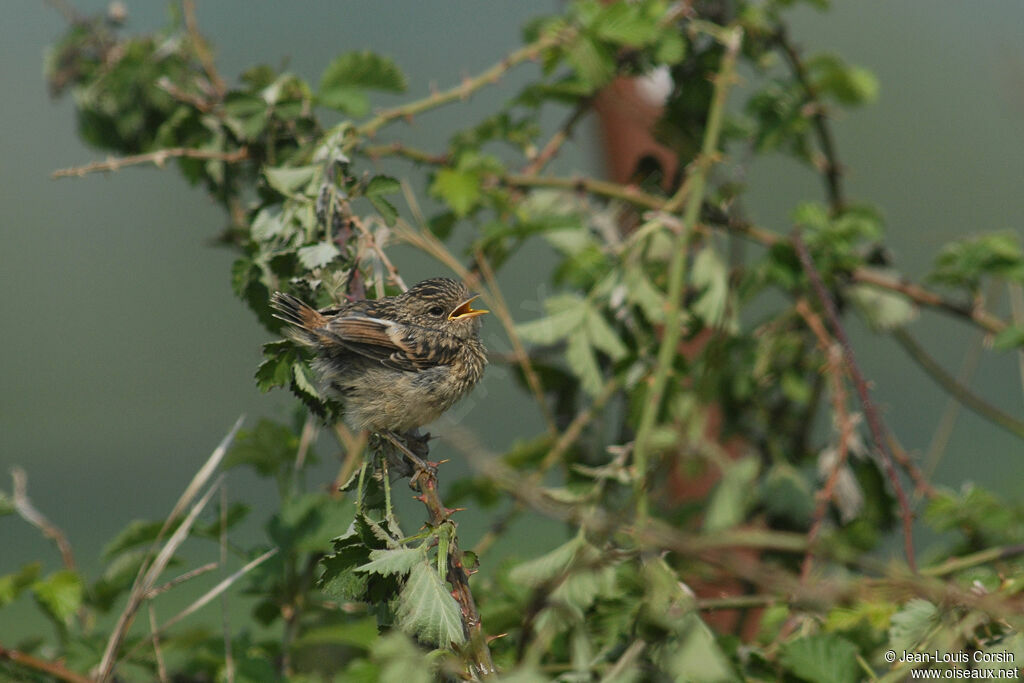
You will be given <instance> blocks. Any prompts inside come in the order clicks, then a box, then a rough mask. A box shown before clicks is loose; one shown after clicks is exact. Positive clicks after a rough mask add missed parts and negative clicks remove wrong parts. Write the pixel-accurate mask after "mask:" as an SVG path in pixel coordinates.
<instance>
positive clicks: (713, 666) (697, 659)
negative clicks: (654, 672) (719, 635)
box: [665, 612, 740, 683]
mask: <svg viewBox="0 0 1024 683" xmlns="http://www.w3.org/2000/svg"><path fill="white" fill-rule="evenodd" d="M680 622H681V623H679V624H678V625H677V627H676V628H677V629H678V630H679V634H678V635H677V636H676V638H674V639H673V640H672V641H670V643H671V644H670V646H669V648H668V649H667V651H666V654H665V659H666V660H667V661H666V663H665V668H667V669H668V671H669V673H670V674H671V676H672V679H673V680H676V681H687V682H688V683H689V682H692V683H724V682H725V681H737V680H740V678H739V677H738V676H737V675H736V672H735V671H734V670H733V668H732V666H731V665H730V663H729V659H728V658H727V657H726V656H725V653H723V652H722V650H721V648H720V647H719V646H718V643H717V642H716V640H715V635H714V634H713V633H712V632H711V629H709V628H708V626H707V624H705V623H704V622H703V621H701V619H700V617H699V616H697V614H696V613H695V612H688V613H686V614H685V615H684V616H683V617H682V619H681V620H680Z"/></svg>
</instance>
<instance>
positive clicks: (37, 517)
mask: <svg viewBox="0 0 1024 683" xmlns="http://www.w3.org/2000/svg"><path fill="white" fill-rule="evenodd" d="M11 479H12V480H13V485H14V491H13V503H14V509H15V511H16V512H17V513H18V515H20V516H21V518H22V519H24V520H25V521H26V522H28V523H29V524H31V525H32V526H34V527H36V528H37V529H39V530H40V531H41V532H43V535H44V536H46V537H47V538H49V539H50V540H52V541H53V542H54V543H55V544H56V545H57V550H58V551H60V559H61V562H63V563H64V567H65V568H67V569H70V570H71V571H75V554H74V553H73V552H72V551H71V544H70V543H69V542H68V537H67V536H66V535H65V534H64V532H63V531H61V529H60V527H58V526H57V525H56V524H54V523H53V522H51V521H50V520H49V519H47V518H46V515H44V514H43V513H42V512H40V511H39V510H37V509H36V507H35V506H34V505H32V501H31V500H29V497H28V475H26V474H25V470H23V469H21V468H20V467H15V468H13V469H12V470H11Z"/></svg>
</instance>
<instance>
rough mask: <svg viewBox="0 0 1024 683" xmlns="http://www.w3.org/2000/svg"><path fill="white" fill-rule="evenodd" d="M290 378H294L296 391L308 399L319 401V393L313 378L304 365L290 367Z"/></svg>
mask: <svg viewBox="0 0 1024 683" xmlns="http://www.w3.org/2000/svg"><path fill="white" fill-rule="evenodd" d="M292 376H293V377H294V378H295V388H296V389H298V390H299V391H301V392H302V393H304V394H306V395H307V396H309V397H310V398H313V399H316V400H320V398H321V397H320V392H319V391H318V390H317V388H316V383H315V381H314V380H313V376H312V374H311V373H310V370H309V367H308V366H307V365H306V364H305V363H295V364H294V365H292Z"/></svg>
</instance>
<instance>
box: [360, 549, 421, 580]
mask: <svg viewBox="0 0 1024 683" xmlns="http://www.w3.org/2000/svg"><path fill="white" fill-rule="evenodd" d="M426 556H427V555H426V549H425V548H423V547H420V548H386V549H383V550H371V551H370V561H369V562H367V563H366V564H364V565H361V566H359V567H356V569H355V571H357V572H364V573H374V574H380V575H381V576H390V575H392V574H400V575H403V576H404V575H405V574H408V573H409V572H410V571H411V570H412V568H413V566H415V565H416V564H417V563H418V562H422V561H423V560H424V559H425V558H426Z"/></svg>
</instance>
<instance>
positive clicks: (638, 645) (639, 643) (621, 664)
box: [601, 638, 647, 683]
mask: <svg viewBox="0 0 1024 683" xmlns="http://www.w3.org/2000/svg"><path fill="white" fill-rule="evenodd" d="M646 647H647V643H646V642H644V641H643V640H641V639H639V638H638V639H637V640H634V641H633V642H632V643H630V645H629V647H627V648H626V650H625V652H623V653H622V655H621V656H620V657H619V659H618V660H617V661H616V662H615V665H614V666H612V668H610V669H608V671H607V672H606V673H605V675H604V676H602V677H601V683H614V682H615V681H618V680H620V678H619V677H620V676H622V674H623V673H625V672H626V670H627V669H628V668H629V667H630V665H632V664H633V662H634V661H636V658H637V657H639V656H640V653H642V652H643V651H644V648H646Z"/></svg>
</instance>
